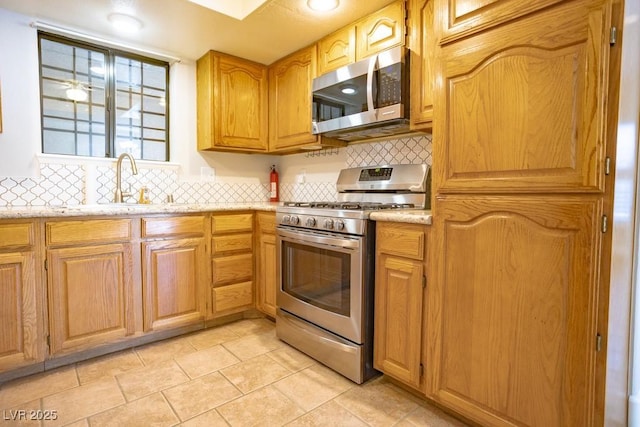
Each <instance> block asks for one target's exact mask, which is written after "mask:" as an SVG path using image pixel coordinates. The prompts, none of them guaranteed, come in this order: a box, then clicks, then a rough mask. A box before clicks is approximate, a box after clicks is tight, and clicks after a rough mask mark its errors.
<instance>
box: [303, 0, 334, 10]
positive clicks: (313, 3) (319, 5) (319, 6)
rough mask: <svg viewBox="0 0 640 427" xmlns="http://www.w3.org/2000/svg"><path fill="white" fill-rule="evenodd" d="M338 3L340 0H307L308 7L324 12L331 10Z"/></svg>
mask: <svg viewBox="0 0 640 427" xmlns="http://www.w3.org/2000/svg"><path fill="white" fill-rule="evenodd" d="M339 4H340V0H307V6H309V9H311V10H315V11H316V12H326V11H329V10H333V9H335V8H336V7H338V5H339Z"/></svg>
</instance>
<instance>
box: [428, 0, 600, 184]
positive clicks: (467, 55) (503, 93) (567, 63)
mask: <svg viewBox="0 0 640 427" xmlns="http://www.w3.org/2000/svg"><path fill="white" fill-rule="evenodd" d="M610 19H611V14H610V5H608V4H607V3H605V2H604V1H602V0H581V1H572V2H566V3H562V4H560V5H557V6H555V7H552V8H549V9H545V10H544V11H541V12H538V13H535V14H531V15H528V16H527V17H526V18H525V19H522V20H518V21H514V22H509V23H507V24H505V25H502V26H498V27H494V28H492V29H490V30H487V31H485V32H482V33H480V34H477V35H475V36H473V37H469V38H465V39H462V40H460V41H457V42H455V43H450V44H448V45H444V46H442V48H441V51H440V54H439V61H438V63H439V64H440V66H441V69H440V75H441V77H442V79H441V81H442V83H441V85H442V86H441V89H438V90H439V91H440V92H439V94H438V99H441V100H443V102H441V103H440V104H439V105H436V107H435V108H436V110H435V113H436V116H437V118H438V124H439V126H440V127H439V130H440V132H439V135H440V136H439V138H438V139H437V141H436V140H434V156H436V155H437V156H436V157H437V158H438V159H439V162H437V164H434V178H436V180H437V181H436V182H435V184H436V188H437V191H438V192H441V193H442V192H503V193H506V192H576V191H577V192H599V191H602V190H603V187H604V160H605V159H604V157H605V146H604V145H605V144H604V140H605V137H604V135H605V130H606V107H607V105H606V104H607V103H606V100H607V93H606V90H607V86H608V62H609V29H610Z"/></svg>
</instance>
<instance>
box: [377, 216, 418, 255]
mask: <svg viewBox="0 0 640 427" xmlns="http://www.w3.org/2000/svg"><path fill="white" fill-rule="evenodd" d="M376 233H377V235H376V252H378V253H386V254H392V255H399V256H403V257H407V258H413V259H416V260H422V259H424V243H425V233H424V230H423V229H422V228H420V227H415V226H412V225H407V224H392V225H389V224H387V223H380V224H379V225H378V229H377V232H376Z"/></svg>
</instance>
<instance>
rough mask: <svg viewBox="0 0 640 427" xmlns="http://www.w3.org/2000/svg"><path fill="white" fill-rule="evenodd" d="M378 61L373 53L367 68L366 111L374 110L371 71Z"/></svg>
mask: <svg viewBox="0 0 640 427" xmlns="http://www.w3.org/2000/svg"><path fill="white" fill-rule="evenodd" d="M377 63H378V55H374V56H372V57H371V58H370V59H369V68H368V69H367V111H374V105H373V72H374V71H375V69H376V64H377Z"/></svg>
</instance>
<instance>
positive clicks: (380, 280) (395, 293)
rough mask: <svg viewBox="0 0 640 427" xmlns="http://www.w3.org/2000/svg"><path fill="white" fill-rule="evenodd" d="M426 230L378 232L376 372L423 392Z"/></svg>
mask: <svg viewBox="0 0 640 427" xmlns="http://www.w3.org/2000/svg"><path fill="white" fill-rule="evenodd" d="M425 239H426V232H425V228H424V227H423V226H419V225H412V224H396V223H388V222H380V223H378V224H377V230H376V287H375V319H374V345H373V349H374V350H373V351H374V360H373V363H374V367H375V368H376V369H378V370H379V371H381V372H384V373H385V374H386V375H388V376H390V377H393V378H395V379H397V380H400V381H402V382H403V383H405V384H407V385H409V386H411V387H413V388H415V389H418V390H420V389H422V384H421V375H420V374H421V363H422V319H423V315H422V310H423V298H424V297H423V287H424V280H425V264H424V259H425V250H426V247H425Z"/></svg>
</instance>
